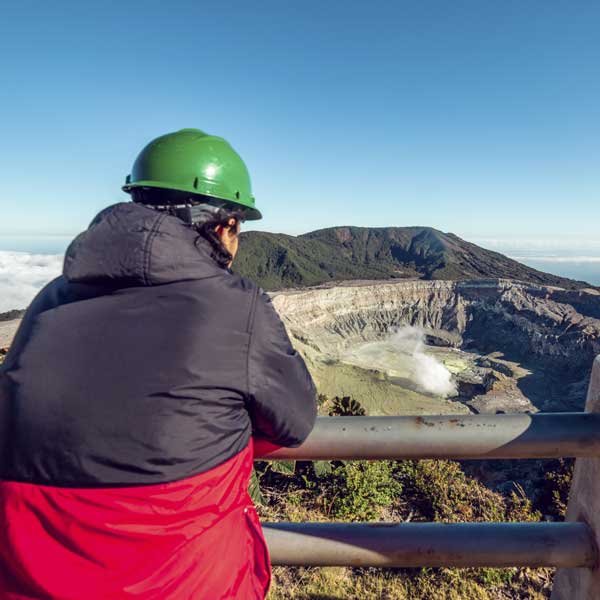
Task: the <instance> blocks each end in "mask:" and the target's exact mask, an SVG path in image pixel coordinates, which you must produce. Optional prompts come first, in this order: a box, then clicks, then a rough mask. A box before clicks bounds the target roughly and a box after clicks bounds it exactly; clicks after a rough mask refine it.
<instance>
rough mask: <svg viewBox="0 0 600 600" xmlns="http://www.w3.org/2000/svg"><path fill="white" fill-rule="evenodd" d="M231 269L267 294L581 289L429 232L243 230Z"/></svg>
mask: <svg viewBox="0 0 600 600" xmlns="http://www.w3.org/2000/svg"><path fill="white" fill-rule="evenodd" d="M235 270H236V271H237V272H238V273H240V274H241V275H245V276H247V277H250V278H251V279H253V280H254V281H256V282H257V283H259V284H260V285H261V286H262V287H263V288H264V289H267V290H277V289H282V288H286V287H305V286H311V285H317V284H320V283H327V282H331V281H342V280H353V279H393V278H407V277H417V278H423V279H449V280H469V279H496V278H508V279H516V280H520V281H526V282H531V283H538V284H547V285H556V286H560V287H565V288H568V289H571V288H577V287H582V286H583V285H584V284H583V282H576V281H573V280H570V279H566V278H563V277H557V276H555V275H550V274H548V273H542V272H540V271H536V270H535V269H531V268H529V267H527V266H525V265H523V264H521V263H519V262H517V261H515V260H512V259H510V258H507V257H506V256H503V255H502V254H498V253H497V252H492V251H490V250H485V249H483V248H480V247H479V246H476V245H475V244H471V243H469V242H466V241H464V240H462V239H460V238H459V237H458V236H456V235H454V234H451V233H443V232H441V231H437V230H436V229H431V228H430V227H381V228H365V227H332V228H329V229H321V230H318V231H313V232H311V233H306V234H304V235H300V236H297V237H294V236H291V235H284V234H275V233H265V232H258V231H251V232H247V233H243V234H242V243H241V244H240V251H239V253H238V255H237V256H236V260H235ZM586 285H587V284H586Z"/></svg>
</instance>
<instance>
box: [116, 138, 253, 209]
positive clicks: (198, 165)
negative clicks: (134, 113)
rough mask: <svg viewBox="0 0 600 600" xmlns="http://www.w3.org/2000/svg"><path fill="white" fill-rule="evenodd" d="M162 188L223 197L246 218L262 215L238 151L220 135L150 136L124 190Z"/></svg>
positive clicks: (215, 197) (204, 196)
mask: <svg viewBox="0 0 600 600" xmlns="http://www.w3.org/2000/svg"><path fill="white" fill-rule="evenodd" d="M134 188H161V189H165V190H174V191H179V192H187V193H189V194H192V195H197V196H198V200H199V201H201V199H202V200H204V201H206V197H209V198H214V199H216V200H224V201H226V202H227V203H231V204H233V205H234V206H235V207H236V208H240V209H241V210H243V212H244V217H245V219H246V220H256V219H261V218H262V215H261V214H260V211H259V210H258V209H256V208H255V206H254V196H252V190H251V187H250V175H249V174H248V169H247V168H246V165H245V164H244V161H243V160H242V159H241V158H240V155H239V154H238V153H237V152H236V151H235V150H234V149H233V148H232V147H231V146H230V145H229V142H227V141H226V140H224V139H223V138H221V137H217V136H214V135H209V134H207V133H204V131H200V130H199V129H181V130H179V131H175V132H173V133H167V134H166V135H162V136H160V137H158V138H156V139H155V140H152V141H151V142H150V143H149V144H148V145H147V146H146V147H145V148H144V149H143V150H142V151H141V152H140V153H139V155H138V157H137V158H136V160H135V163H134V164H133V169H132V170H131V175H128V176H127V179H126V181H125V185H124V186H123V191H125V192H128V193H129V192H130V191H131V190H132V189H134Z"/></svg>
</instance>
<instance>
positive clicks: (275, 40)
mask: <svg viewBox="0 0 600 600" xmlns="http://www.w3.org/2000/svg"><path fill="white" fill-rule="evenodd" d="M2 12H3V14H2V20H1V21H0V51H1V54H0V56H1V58H0V77H1V79H2V83H1V85H0V109H1V110H0V125H1V127H2V141H1V142H0V165H2V166H1V167H0V172H1V173H2V180H3V181H2V184H3V185H2V193H1V194H2V195H1V196H0V198H1V199H0V202H1V206H2V218H1V220H0V238H4V240H3V242H2V245H3V246H5V247H6V246H10V242H9V241H8V238H9V237H12V236H31V235H45V236H47V235H57V234H65V235H67V236H70V235H72V234H74V233H76V232H77V231H79V230H81V229H82V228H84V227H85V226H86V225H87V223H88V222H89V221H90V219H91V218H92V217H93V215H94V214H95V213H96V212H97V211H98V210H99V209H101V208H102V207H104V206H106V205H107V204H111V203H113V202H117V201H120V200H125V199H127V196H125V195H124V194H123V193H122V192H120V186H121V185H122V183H123V181H124V179H125V175H126V174H127V173H128V172H129V169H130V167H131V164H132V162H133V160H134V158H135V156H136V153H137V152H138V151H139V149H140V148H141V147H142V146H143V145H144V144H145V143H146V142H148V141H149V140H150V139H151V138H153V137H155V136H157V135H160V134H162V133H166V132H168V131H173V130H176V129H179V128H182V127H198V128H201V129H204V130H205V131H208V132H210V133H214V134H217V135H222V136H224V137H226V138H227V139H228V140H229V141H230V142H231V143H232V144H233V146H234V147H235V148H236V149H237V150H238V151H239V152H240V154H241V155H242V156H243V157H244V159H245V160H246V162H247V164H248V166H249V169H250V171H251V175H252V179H253V185H254V192H255V196H256V198H257V204H258V206H259V207H260V208H261V210H262V211H263V213H264V215H265V217H266V218H265V219H264V221H262V222H261V223H259V224H258V225H257V227H258V228H261V229H266V230H270V231H280V232H286V233H301V232H304V231H309V230H312V229H317V228H320V227H326V226H331V225H341V224H351V225H364V226H388V225H398V226H402V225H430V226H433V227H436V228H439V229H442V230H444V231H452V232H455V233H457V234H459V235H461V236H463V237H466V238H467V239H474V240H475V239H491V240H494V239H503V240H506V239H513V238H514V239H515V240H525V241H527V240H542V242H543V243H545V242H544V240H550V241H552V240H557V239H560V240H562V242H563V243H566V244H569V243H570V242H569V240H572V241H573V242H574V243H575V242H577V243H578V244H580V245H583V246H585V244H586V243H587V242H588V241H589V242H590V243H593V242H594V241H595V240H596V241H597V240H598V239H599V238H600V236H599V235H598V226H599V225H598V224H599V223H600V202H599V200H600V198H599V196H600V169H599V160H600V36H599V35H598V31H599V30H600V3H599V2H597V1H570V2H566V1H564V2H562V1H552V2H548V1H542V0H540V1H537V2H529V1H520V2H516V1H515V2H512V1H502V2H488V1H483V0H473V1H461V0H458V1H453V2H447V1H441V0H440V1H436V2H433V1H427V0H425V1H420V2H393V1H389V2H379V1H371V2H368V3H367V2H352V1H348V2H342V1H331V2H313V1H303V2H281V1H278V2H274V1H270V0H267V1H264V2H258V3H256V2H216V3H215V2H210V3H209V2H199V1H196V2H178V1H171V2H169V3H166V2H156V1H154V0H145V1H144V2H132V1H125V2H110V1H101V0H99V1H97V2H93V3H88V2H60V1H58V2H53V3H47V2H28V1H26V0H23V1H20V2H12V3H7V2H5V3H3V7H2ZM13 249H20V248H16V247H15V248H13Z"/></svg>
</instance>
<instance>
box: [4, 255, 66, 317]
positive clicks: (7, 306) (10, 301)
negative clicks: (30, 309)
mask: <svg viewBox="0 0 600 600" xmlns="http://www.w3.org/2000/svg"><path fill="white" fill-rule="evenodd" d="M62 263H63V256H62V255H61V254H31V253H29V252H10V251H3V250H0V313H2V312H6V311H8V310H12V309H13V308H26V307H27V305H28V304H29V303H30V302H31V300H32V299H33V297H34V296H35V295H36V294H37V292H38V291H39V290H40V289H41V288H42V287H43V286H44V285H46V283H48V282H49V281H50V280H51V279H54V278H55V277H56V276H58V275H60V273H61V271H62Z"/></svg>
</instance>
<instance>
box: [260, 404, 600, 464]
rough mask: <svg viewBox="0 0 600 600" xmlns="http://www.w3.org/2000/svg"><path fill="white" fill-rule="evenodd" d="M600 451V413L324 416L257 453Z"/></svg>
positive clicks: (355, 455)
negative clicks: (292, 439) (295, 438)
mask: <svg viewBox="0 0 600 600" xmlns="http://www.w3.org/2000/svg"><path fill="white" fill-rule="evenodd" d="M559 457H600V414H589V413H536V414H527V413H518V414H505V415H448V416H411V417H408V416H407V417H320V418H318V419H317V423H316V425H315V428H314V430H313V432H312V433H311V434H310V436H309V437H308V439H307V440H306V441H305V442H304V444H302V445H301V446H299V447H298V448H278V449H276V450H270V451H261V449H260V444H257V454H256V458H258V459H300V460H330V459H332V460H333V459H339V460H352V459H373V460H376V459H388V458H389V459H394V458H453V459H489V458H559Z"/></svg>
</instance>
